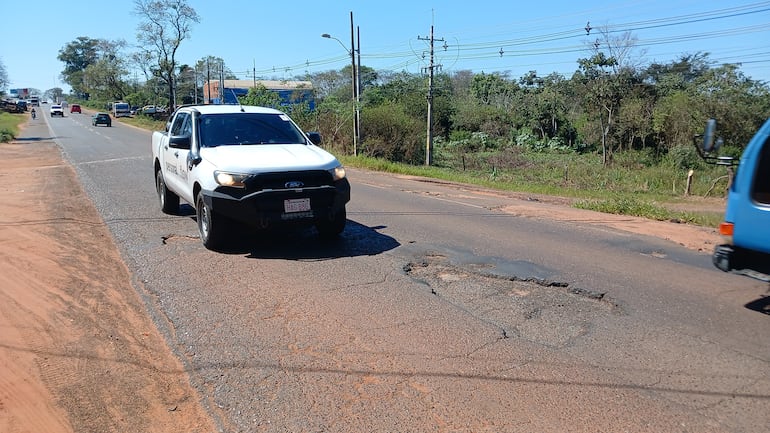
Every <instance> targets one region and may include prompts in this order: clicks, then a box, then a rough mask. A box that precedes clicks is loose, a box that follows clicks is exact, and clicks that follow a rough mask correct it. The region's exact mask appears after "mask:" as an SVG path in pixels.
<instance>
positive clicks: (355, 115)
mask: <svg viewBox="0 0 770 433" xmlns="http://www.w3.org/2000/svg"><path fill="white" fill-rule="evenodd" d="M355 36H356V35H355V33H353V11H350V68H351V73H350V74H351V80H352V81H351V84H352V85H353V104H354V105H353V156H358V137H359V135H358V88H357V87H358V86H357V85H356V83H357V81H356V75H357V74H356V38H355Z"/></svg>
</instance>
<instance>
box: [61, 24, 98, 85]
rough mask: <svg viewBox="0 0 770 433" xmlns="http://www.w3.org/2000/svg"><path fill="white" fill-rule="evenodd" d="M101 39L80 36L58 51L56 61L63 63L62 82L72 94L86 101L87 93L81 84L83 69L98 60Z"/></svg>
mask: <svg viewBox="0 0 770 433" xmlns="http://www.w3.org/2000/svg"><path fill="white" fill-rule="evenodd" d="M102 42H103V41H102V40H101V39H91V38H88V37H86V36H80V37H78V38H77V39H75V40H74V41H72V42H70V43H68V44H67V45H65V46H64V48H62V49H60V50H59V55H58V56H57V57H56V58H57V59H58V60H60V61H62V62H64V70H63V71H62V72H61V78H62V81H64V82H65V83H67V84H69V85H70V87H72V92H73V93H75V94H76V95H78V96H79V97H81V98H84V99H86V97H87V93H88V91H87V90H86V89H85V85H84V83H83V72H84V71H85V69H86V68H87V67H88V66H90V65H92V64H94V63H96V62H97V61H98V60H99V46H100V45H101V44H102Z"/></svg>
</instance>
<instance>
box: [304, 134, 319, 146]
mask: <svg viewBox="0 0 770 433" xmlns="http://www.w3.org/2000/svg"><path fill="white" fill-rule="evenodd" d="M307 138H309V139H310V141H311V142H312V143H313V144H315V145H316V146H318V145H320V144H321V142H322V141H323V140H321V133H320V132H308V133H307Z"/></svg>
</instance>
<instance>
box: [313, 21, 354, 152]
mask: <svg viewBox="0 0 770 433" xmlns="http://www.w3.org/2000/svg"><path fill="white" fill-rule="evenodd" d="M321 37H322V38H327V39H334V40H335V41H337V42H338V43H339V44H340V45H341V46H342V48H344V49H345V51H347V52H348V54H350V80H351V87H352V90H353V155H354V156H358V142H359V141H360V137H361V135H360V134H361V131H360V125H361V121H360V116H361V115H360V111H359V86H360V82H359V81H358V79H357V77H358V71H357V69H358V68H357V67H356V43H355V34H354V33H353V12H352V11H351V12H350V46H351V48H350V50H348V47H346V46H345V44H343V43H342V41H341V40H339V39H337V38H335V37H334V36H332V35H330V34H328V33H324V34H322V35H321ZM358 55H359V62H360V58H361V57H360V56H361V52H360V50H359V51H358Z"/></svg>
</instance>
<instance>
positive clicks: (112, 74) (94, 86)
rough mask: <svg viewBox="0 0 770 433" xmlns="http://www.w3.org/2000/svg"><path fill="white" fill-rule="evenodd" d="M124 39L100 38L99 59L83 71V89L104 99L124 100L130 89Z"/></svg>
mask: <svg viewBox="0 0 770 433" xmlns="http://www.w3.org/2000/svg"><path fill="white" fill-rule="evenodd" d="M124 46H125V42H123V41H114V42H111V41H106V40H103V39H102V40H99V42H98V44H97V47H96V51H97V60H96V61H95V62H93V63H91V64H89V65H88V66H86V68H85V69H84V70H83V71H82V73H81V74H80V77H81V78H82V82H81V89H82V90H83V91H84V92H85V93H86V94H87V95H89V98H90V97H94V98H95V99H98V100H102V101H120V100H124V99H125V96H126V94H128V93H129V91H130V86H129V84H128V82H127V81H126V75H127V74H128V70H127V68H126V64H125V58H126V57H124V56H123V54H122V53H121V49H122V48H123V47H124Z"/></svg>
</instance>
